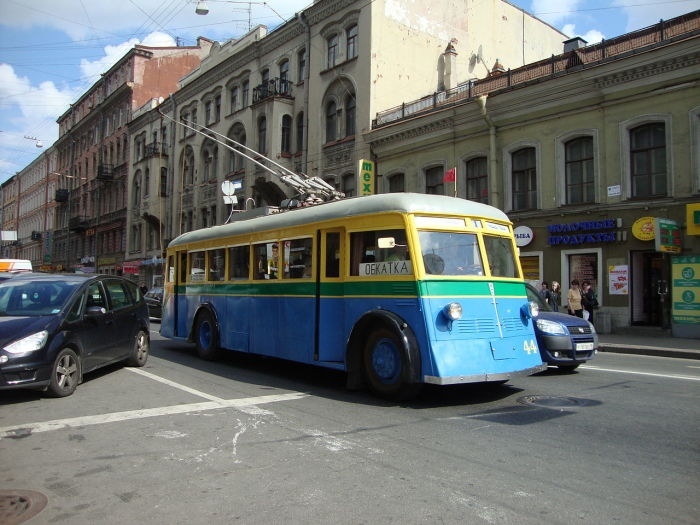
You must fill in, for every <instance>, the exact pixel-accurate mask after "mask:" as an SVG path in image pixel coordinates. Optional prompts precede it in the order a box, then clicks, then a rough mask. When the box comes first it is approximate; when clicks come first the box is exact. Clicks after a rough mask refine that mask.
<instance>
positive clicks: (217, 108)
mask: <svg viewBox="0 0 700 525" xmlns="http://www.w3.org/2000/svg"><path fill="white" fill-rule="evenodd" d="M220 119H221V95H216V97H214V122H219V120H220Z"/></svg>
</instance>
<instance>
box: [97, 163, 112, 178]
mask: <svg viewBox="0 0 700 525" xmlns="http://www.w3.org/2000/svg"><path fill="white" fill-rule="evenodd" d="M97 178H98V179H99V180H112V179H113V178H114V166H113V165H112V164H100V165H98V166H97Z"/></svg>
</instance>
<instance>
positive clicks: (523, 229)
mask: <svg viewBox="0 0 700 525" xmlns="http://www.w3.org/2000/svg"><path fill="white" fill-rule="evenodd" d="M513 234H514V235H515V244H516V245H517V246H527V245H528V244H530V243H531V242H532V240H533V239H534V238H535V234H534V233H533V232H532V229H530V228H528V227H527V226H518V227H517V228H515V229H514V230H513Z"/></svg>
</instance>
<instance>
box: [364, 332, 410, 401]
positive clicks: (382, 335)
mask: <svg viewBox="0 0 700 525" xmlns="http://www.w3.org/2000/svg"><path fill="white" fill-rule="evenodd" d="M362 360H363V365H364V366H363V369H364V372H365V380H366V382H367V385H368V386H369V388H370V390H371V391H372V392H373V393H374V394H376V395H377V396H379V397H382V398H385V399H390V400H393V401H405V400H408V399H411V398H413V397H415V396H416V395H417V394H418V392H419V391H420V387H421V385H420V383H415V382H411V381H408V380H407V377H410V373H409V371H408V367H409V366H410V364H409V363H408V359H407V357H406V352H405V351H404V344H403V341H402V339H401V338H400V337H399V336H398V335H397V334H396V333H395V332H394V331H393V330H390V329H388V328H386V327H378V328H375V329H374V330H372V332H371V333H370V336H369V338H368V339H367V342H366V344H365V346H364V349H363V352H362Z"/></svg>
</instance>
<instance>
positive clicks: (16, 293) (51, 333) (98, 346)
mask: <svg viewBox="0 0 700 525" xmlns="http://www.w3.org/2000/svg"><path fill="white" fill-rule="evenodd" d="M149 349H150V333H149V320H148V308H147V307H146V302H145V301H144V299H143V296H142V294H141V291H140V290H139V288H138V286H137V285H136V284H135V283H133V282H131V281H129V280H127V279H124V278H122V277H116V276H109V275H86V274H47V273H26V274H22V275H16V276H14V277H13V278H12V279H7V280H5V281H2V282H0V390H3V389H10V388H41V389H44V390H47V391H48V393H49V394H50V395H52V396H55V397H63V396H68V395H71V394H72V393H73V392H74V391H75V388H76V387H77V386H78V384H79V383H80V382H81V381H82V378H83V374H85V373H87V372H90V371H92V370H95V369H97V368H100V367H103V366H106V365H109V364H111V363H115V362H120V361H124V362H126V363H127V364H128V365H130V366H143V365H145V364H146V360H147V359H148V353H149Z"/></svg>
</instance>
